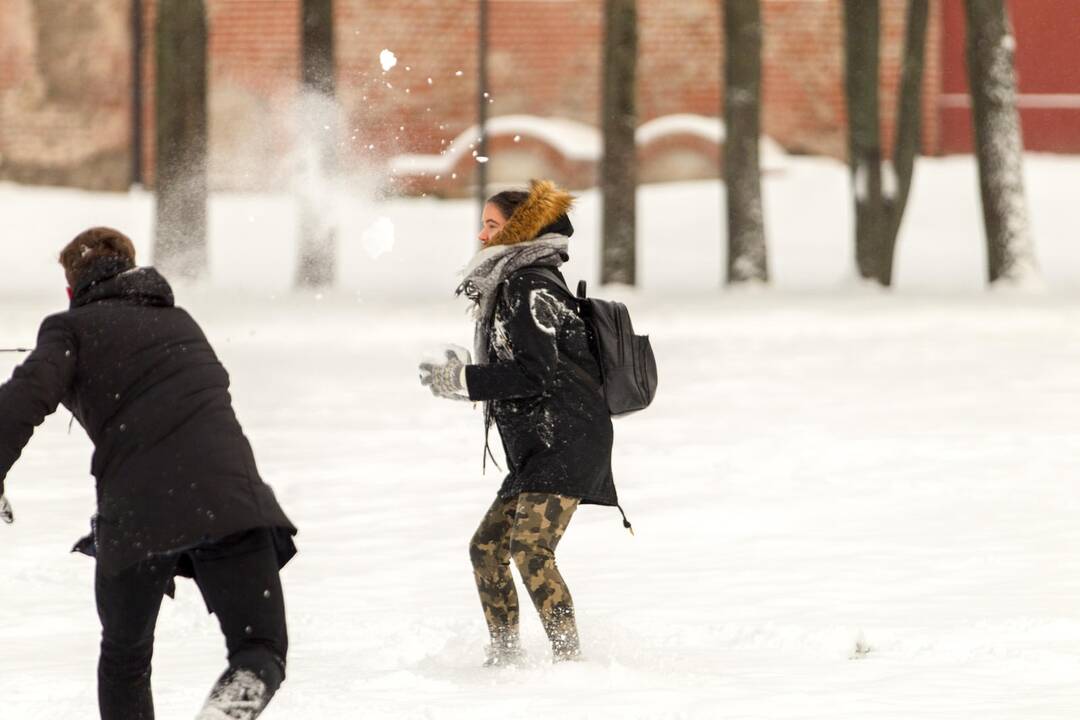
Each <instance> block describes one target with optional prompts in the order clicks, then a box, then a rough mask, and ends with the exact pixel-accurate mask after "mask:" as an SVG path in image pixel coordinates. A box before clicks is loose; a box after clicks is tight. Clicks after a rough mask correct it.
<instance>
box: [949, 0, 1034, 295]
mask: <svg viewBox="0 0 1080 720" xmlns="http://www.w3.org/2000/svg"><path fill="white" fill-rule="evenodd" d="M965 8H966V11H967V26H968V38H967V59H968V76H969V82H970V85H971V107H972V115H973V121H974V126H975V154H976V156H977V157H978V161H979V189H980V191H981V195H982V207H983V222H984V224H985V227H986V249H987V259H988V261H989V262H988V264H989V268H988V269H989V275H990V282H991V283H996V282H999V281H1001V282H1011V283H1024V282H1028V281H1032V280H1037V277H1038V269H1037V267H1036V263H1035V252H1034V248H1033V247H1032V241H1031V233H1030V229H1029V226H1028V210H1027V198H1026V196H1025V194H1024V180H1023V152H1024V148H1023V138H1022V137H1021V134H1020V115H1019V113H1018V112H1017V110H1016V71H1015V68H1014V66H1013V51H1014V49H1015V44H1016V43H1015V40H1014V39H1013V36H1012V31H1011V28H1010V26H1009V21H1008V18H1007V17H1006V14H1005V3H1004V0H965Z"/></svg>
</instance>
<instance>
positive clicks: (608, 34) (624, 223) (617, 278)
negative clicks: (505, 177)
mask: <svg viewBox="0 0 1080 720" xmlns="http://www.w3.org/2000/svg"><path fill="white" fill-rule="evenodd" d="M637 36H638V33H637V6H636V0H604V68H603V72H604V81H603V105H602V118H601V126H602V128H603V134H604V156H603V158H602V160H601V163H600V185H601V190H602V195H603V205H604V209H603V238H604V240H603V256H602V268H601V278H600V279H601V282H603V283H624V284H627V285H633V284H634V283H635V282H636V280H637V273H636V264H637V259H636V247H635V246H636V226H637V199H636V193H637V146H636V143H635V135H634V134H635V131H636V130H637V102H636V87H635V83H636V75H637V67H636V66H637Z"/></svg>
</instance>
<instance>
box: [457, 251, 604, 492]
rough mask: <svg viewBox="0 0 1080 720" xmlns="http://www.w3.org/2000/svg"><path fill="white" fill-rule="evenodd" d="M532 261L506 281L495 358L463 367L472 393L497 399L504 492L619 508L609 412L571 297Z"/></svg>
mask: <svg viewBox="0 0 1080 720" xmlns="http://www.w3.org/2000/svg"><path fill="white" fill-rule="evenodd" d="M547 272H558V271H557V270H553V269H546V270H545V271H543V272H538V271H537V270H535V269H530V268H525V269H523V270H520V271H518V272H517V273H515V274H514V275H512V276H511V277H510V278H509V279H508V280H506V281H505V282H504V283H503V290H502V292H501V297H500V298H499V300H498V302H497V303H496V306H495V316H494V319H493V326H492V332H491V348H490V352H489V356H490V357H491V359H492V362H490V363H489V364H485V365H470V366H468V367H467V368H466V371H465V375H466V383H467V385H468V390H469V397H470V399H472V400H485V401H489V402H490V407H491V414H492V417H493V418H494V420H495V425H496V426H497V427H498V429H499V435H500V437H501V439H502V444H503V448H504V449H505V451H506V462H507V463H508V465H509V467H508V468H507V470H508V471H509V473H508V475H507V477H506V479H505V480H504V481H503V484H502V488H501V489H500V490H499V496H500V497H510V496H513V495H517V494H519V493H523V492H547V493H556V494H559V495H566V496H569V497H577V498H581V500H582V502H584V503H596V504H600V505H616V504H617V503H618V498H617V496H616V493H615V484H614V481H613V478H612V473H611V446H612V440H613V437H614V435H613V431H612V427H611V416H610V415H609V414H608V409H607V405H606V404H605V403H604V398H603V396H602V394H601V393H600V384H601V379H600V368H599V366H598V365H597V362H596V359H595V358H594V357H593V354H592V352H591V351H590V350H589V344H588V338H587V336H586V332H585V325H584V322H583V321H582V320H581V317H580V316H579V315H578V312H577V309H576V302H575V301H574V298H573V297H572V296H571V295H570V294H569V293H567V292H566V290H565V289H564V288H562V287H561V286H560V285H559V284H558V283H557V282H555V280H554V279H552V278H549V277H546V276H545V273H547Z"/></svg>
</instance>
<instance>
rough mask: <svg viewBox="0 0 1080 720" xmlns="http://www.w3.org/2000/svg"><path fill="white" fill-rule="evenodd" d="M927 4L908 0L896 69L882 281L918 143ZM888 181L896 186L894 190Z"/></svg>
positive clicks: (888, 273)
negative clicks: (898, 68)
mask: <svg viewBox="0 0 1080 720" xmlns="http://www.w3.org/2000/svg"><path fill="white" fill-rule="evenodd" d="M929 5H930V3H929V0H909V2H908V8H907V34H906V36H905V39H904V64H903V67H902V68H901V71H900V94H899V97H898V98H897V106H898V107H897V112H896V140H895V142H894V143H893V168H889V169H888V170H887V171H886V173H887V174H886V176H887V177H889V176H892V177H895V182H894V183H893V182H892V181H890V182H888V183H886V193H885V200H886V205H887V207H888V211H889V228H888V234H887V235H886V237H885V246H884V248H883V255H882V258H881V262H882V278H883V284H884V285H890V284H892V275H893V260H894V258H895V257H896V238H897V236H898V235H899V234H900V224H901V222H902V221H903V219H904V211H905V210H906V209H907V201H908V196H909V195H910V192H911V181H912V178H913V176H914V173H915V156H916V155H918V154H919V149H920V147H921V144H922V87H923V69H924V68H925V66H926V28H927V22H928V19H929V15H930V7H929ZM890 184H894V185H895V186H896V187H895V191H894V190H893V188H892V187H890Z"/></svg>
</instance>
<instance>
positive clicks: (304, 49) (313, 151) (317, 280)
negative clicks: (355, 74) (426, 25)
mask: <svg viewBox="0 0 1080 720" xmlns="http://www.w3.org/2000/svg"><path fill="white" fill-rule="evenodd" d="M300 32H301V52H300V56H301V57H300V63H301V78H302V81H303V85H304V91H305V95H306V96H307V98H306V100H305V102H306V104H307V105H308V106H309V108H310V109H311V110H313V111H314V112H315V113H316V114H317V115H318V116H319V117H313V118H302V119H301V126H302V128H303V132H304V134H305V135H306V137H304V138H302V140H301V142H303V143H305V144H309V143H310V144H312V145H313V147H310V148H307V152H305V153H304V156H305V162H308V163H311V164H312V165H314V167H311V168H307V169H306V172H307V174H308V175H309V176H310V177H311V178H312V182H311V183H309V184H308V187H307V192H300V193H299V195H298V197H297V204H298V207H299V216H300V232H299V234H300V257H299V263H298V264H297V269H296V284H297V285H298V286H300V287H325V286H328V285H331V284H332V283H333V282H334V271H335V265H336V253H335V237H334V236H335V232H334V228H333V225H332V224H331V223H330V222H329V220H328V218H326V217H322V215H323V214H324V213H325V205H326V203H325V200H326V199H325V198H316V197H313V196H312V193H313V192H314V193H325V192H329V191H330V190H331V187H330V186H329V185H328V184H327V183H326V178H327V177H328V176H329V175H330V174H331V173H332V172H333V170H334V165H335V162H334V161H335V157H334V145H335V138H334V135H333V131H334V129H336V127H337V123H336V122H332V123H326V122H323V120H322V117H321V116H322V115H323V114H325V113H326V112H327V108H331V107H332V98H333V97H334V92H335V82H334V7H333V1H332V0H303V3H302V7H301V31H300ZM323 100H325V101H323ZM315 109H317V110H315ZM305 112H306V111H305ZM309 119H310V120H313V121H311V122H309ZM327 125H329V127H330V130H327V128H326V126H327Z"/></svg>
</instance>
